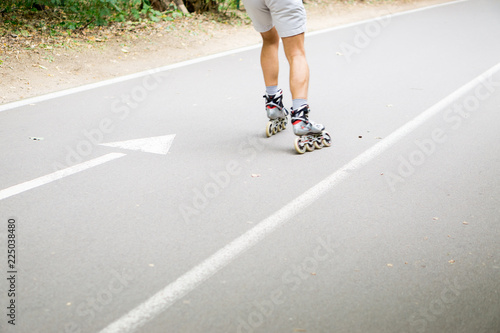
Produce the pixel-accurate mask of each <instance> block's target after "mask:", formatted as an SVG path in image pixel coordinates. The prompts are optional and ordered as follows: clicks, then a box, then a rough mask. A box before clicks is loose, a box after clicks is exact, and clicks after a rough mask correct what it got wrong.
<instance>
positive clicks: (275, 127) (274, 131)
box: [273, 126, 278, 135]
mask: <svg viewBox="0 0 500 333" xmlns="http://www.w3.org/2000/svg"><path fill="white" fill-rule="evenodd" d="M276 133H278V126H273V135H274V134H276Z"/></svg>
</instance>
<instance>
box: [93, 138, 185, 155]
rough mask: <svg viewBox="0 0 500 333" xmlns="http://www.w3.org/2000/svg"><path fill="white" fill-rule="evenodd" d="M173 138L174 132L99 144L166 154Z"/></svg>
mask: <svg viewBox="0 0 500 333" xmlns="http://www.w3.org/2000/svg"><path fill="white" fill-rule="evenodd" d="M174 139H175V134H171V135H163V136H156V137H151V138H143V139H134V140H128V141H120V142H112V143H101V144H100V145H101V146H107V147H115V148H123V149H129V150H139V151H142V152H145V153H153V154H161V155H166V154H167V153H168V150H169V149H170V146H172V142H173V141H174Z"/></svg>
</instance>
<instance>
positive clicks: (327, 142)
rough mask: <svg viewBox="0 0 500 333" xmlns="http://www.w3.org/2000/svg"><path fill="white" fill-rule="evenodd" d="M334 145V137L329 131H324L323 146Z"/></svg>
mask: <svg viewBox="0 0 500 333" xmlns="http://www.w3.org/2000/svg"><path fill="white" fill-rule="evenodd" d="M331 145H332V137H331V136H330V134H329V133H328V132H324V133H323V146H325V147H330V146H331Z"/></svg>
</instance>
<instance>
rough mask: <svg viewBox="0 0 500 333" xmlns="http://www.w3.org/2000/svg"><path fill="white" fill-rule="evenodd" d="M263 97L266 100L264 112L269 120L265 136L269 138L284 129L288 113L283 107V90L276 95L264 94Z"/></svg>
mask: <svg viewBox="0 0 500 333" xmlns="http://www.w3.org/2000/svg"><path fill="white" fill-rule="evenodd" d="M263 97H264V98H265V99H266V112H267V117H268V118H269V122H268V123H267V126H266V135H267V137H270V136H272V135H274V134H277V133H278V132H281V131H283V130H284V129H286V125H287V123H288V114H289V112H288V110H287V109H286V108H285V107H284V106H283V90H281V89H280V90H278V92H277V93H276V95H271V96H269V95H268V94H265V95H264V96H263Z"/></svg>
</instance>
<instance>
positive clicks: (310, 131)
mask: <svg viewBox="0 0 500 333" xmlns="http://www.w3.org/2000/svg"><path fill="white" fill-rule="evenodd" d="M308 114H309V105H303V106H302V107H301V108H300V109H298V110H293V109H292V125H293V133H294V134H295V135H297V136H299V137H298V138H296V139H295V150H296V151H297V153H299V154H304V153H305V152H306V151H313V150H314V149H315V148H316V149H321V148H323V147H330V146H331V144H332V139H331V137H330V134H329V133H328V132H326V131H325V126H323V125H321V124H316V123H314V122H312V121H310V120H309V117H308Z"/></svg>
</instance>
